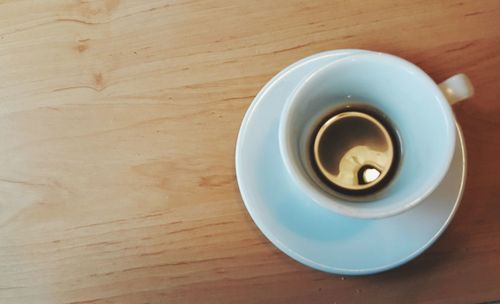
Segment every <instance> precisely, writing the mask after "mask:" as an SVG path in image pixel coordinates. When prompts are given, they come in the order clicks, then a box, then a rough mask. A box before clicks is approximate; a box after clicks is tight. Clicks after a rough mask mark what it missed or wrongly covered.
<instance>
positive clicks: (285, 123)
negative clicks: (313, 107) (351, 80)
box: [278, 52, 456, 219]
mask: <svg viewBox="0 0 500 304" xmlns="http://www.w3.org/2000/svg"><path fill="white" fill-rule="evenodd" d="M356 58H371V59H378V60H380V59H383V60H388V61H389V63H393V64H394V63H395V64H398V65H402V66H404V68H405V69H407V70H408V71H410V72H412V74H414V75H416V77H419V78H421V79H422V80H424V81H425V82H426V83H427V84H428V87H429V89H430V90H433V95H435V96H436V97H438V98H437V101H438V102H439V103H440V108H441V111H442V112H443V113H444V115H445V118H446V121H445V124H446V125H447V128H448V129H449V130H451V132H450V134H452V137H451V138H449V139H450V144H449V145H448V146H447V147H446V151H445V152H444V153H446V160H447V161H446V164H445V166H443V168H442V170H441V171H440V172H439V173H438V174H436V178H435V179H436V182H434V183H432V184H431V185H429V186H428V187H427V188H423V189H421V190H420V193H419V194H418V195H417V197H416V198H414V199H413V200H411V201H408V202H406V203H404V204H398V205H396V206H394V208H392V209H390V210H369V211H367V210H362V209H360V208H356V207H352V206H349V205H347V204H343V203H342V202H341V199H336V198H335V197H332V196H330V195H328V194H326V193H324V192H323V191H322V190H319V189H318V187H314V186H312V185H310V183H309V181H308V180H307V179H306V177H305V176H304V175H305V173H304V171H303V170H302V169H301V168H299V165H298V164H297V162H296V161H293V157H292V156H291V151H290V150H291V148H290V147H291V146H292V144H291V142H290V139H289V138H288V136H287V132H288V130H290V127H291V118H290V117H291V115H290V114H291V113H293V110H294V109H295V107H296V106H297V104H298V102H297V97H298V95H299V94H300V92H301V91H302V89H303V88H304V87H305V86H306V85H307V84H308V83H310V82H312V81H314V80H316V78H319V77H320V76H321V75H323V74H326V73H327V72H328V71H329V70H331V69H333V68H335V66H336V65H337V64H338V63H339V62H344V61H347V60H351V61H352V60H353V59H356ZM454 123H455V119H454V115H453V112H452V110H451V106H450V104H449V102H448V100H447V99H446V97H445V96H444V94H443V93H442V92H441V90H440V89H439V87H438V85H437V84H436V83H435V82H434V80H432V78H430V76H429V75H428V74H427V73H425V72H424V71H423V70H422V69H420V68H419V67H418V66H416V65H415V64H413V63H411V62H409V61H407V60H405V59H403V58H400V57H397V56H394V55H391V54H386V53H381V52H367V53H362V54H354V55H350V56H347V57H345V58H342V59H339V60H335V61H333V62H331V63H328V64H326V65H325V66H323V67H321V68H319V69H317V70H316V71H313V72H311V73H310V74H309V75H308V76H307V77H305V78H304V79H303V80H301V81H300V82H299V84H298V85H297V86H296V87H295V88H294V90H293V91H292V93H291V94H290V95H289V96H288V98H287V100H286V102H285V105H284V107H283V111H282V113H281V115H280V121H279V131H278V132H279V136H278V137H279V148H280V153H281V158H282V160H283V162H284V164H285V168H286V170H287V173H288V175H290V177H291V179H292V181H293V182H294V183H295V184H296V185H297V186H298V187H299V189H300V190H301V191H302V192H304V193H305V194H306V195H307V196H309V197H310V198H311V199H312V200H313V201H314V202H316V203H317V204H319V205H321V206H323V207H325V208H327V209H330V210H332V211H334V212H336V213H339V214H342V215H346V216H350V217H354V218H364V219H375V218H383V217H388V216H393V215H397V214H400V213H402V212H404V211H406V210H408V209H410V208H412V207H414V206H416V205H417V204H418V203H420V202H421V201H422V200H424V199H425V198H426V197H427V196H428V195H430V194H431V193H432V192H433V191H434V190H435V189H436V187H437V186H438V185H439V184H440V182H441V181H442V180H443V178H444V177H445V175H446V172H447V171H448V170H449V166H450V164H451V161H452V158H453V151H454V149H455V141H456V131H455V130H454V129H455V125H454Z"/></svg>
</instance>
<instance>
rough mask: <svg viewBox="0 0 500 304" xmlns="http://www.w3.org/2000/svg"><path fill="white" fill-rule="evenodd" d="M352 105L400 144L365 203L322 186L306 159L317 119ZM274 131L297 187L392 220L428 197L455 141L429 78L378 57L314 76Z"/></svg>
mask: <svg viewBox="0 0 500 304" xmlns="http://www.w3.org/2000/svg"><path fill="white" fill-rule="evenodd" d="M350 101H353V102H355V105H360V102H361V104H364V105H367V106H369V107H373V108H375V109H377V110H378V111H380V112H381V113H383V114H384V115H385V116H387V118H388V119H389V120H390V122H391V123H392V124H393V126H394V128H395V130H396V132H397V135H398V136H399V143H400V145H401V156H400V160H399V165H398V166H399V167H398V171H397V173H396V174H395V176H394V177H393V178H392V180H391V182H390V183H389V184H388V185H387V187H386V188H384V189H383V190H380V191H379V192H376V193H375V194H372V195H370V201H364V202H359V201H355V200H353V199H349V198H348V197H345V196H342V195H339V194H338V193H337V192H335V191H333V190H332V189H331V188H329V187H327V186H326V185H325V184H324V183H322V182H321V181H320V180H319V178H318V177H317V175H316V173H315V171H314V169H312V168H311V163H310V160H309V159H308V158H309V157H310V155H309V153H308V149H309V142H310V138H311V136H313V135H312V134H313V132H314V128H315V127H316V124H317V122H318V121H319V120H320V119H321V118H322V117H324V115H325V114H326V113H330V112H332V111H335V110H336V109H339V108H344V109H345V108H346V107H348V106H349V105H350ZM279 132H280V150H281V154H282V157H283V160H284V162H285V165H286V167H287V169H288V171H289V173H290V175H291V176H292V178H293V179H294V180H295V182H296V183H297V185H298V186H299V187H301V190H303V191H304V192H305V193H306V194H307V195H309V196H310V197H311V199H313V200H314V201H316V202H317V203H319V204H320V205H322V206H324V207H327V208H330V209H333V210H334V211H336V212H339V213H341V214H344V215H348V216H353V217H359V218H379V217H385V216H390V215H395V214H397V213H400V212H402V211H404V210H407V209H409V208H410V207H412V206H414V205H416V204H417V203H418V202H420V201H421V200H423V199H424V198H425V197H426V196H427V195H429V194H430V193H431V192H432V191H433V190H434V189H435V188H436V187H437V185H438V184H439V183H440V181H441V180H442V179H443V177H444V176H445V173H446V172H447V170H448V167H449V164H450V162H451V159H452V155H453V151H454V148H455V136H456V135H455V132H456V131H455V126H454V117H453V113H452V111H451V107H450V106H449V104H448V102H447V100H446V98H445V97H444V95H443V94H442V93H441V91H440V90H439V87H438V86H437V85H436V84H435V83H434V81H433V80H432V79H431V78H430V77H429V76H428V75H427V74H425V72H423V71H422V70H421V69H419V68H418V67H417V66H415V65H413V64H412V63H410V62H408V61H406V60H403V59H401V58H398V57H395V56H392V55H387V54H381V53H371V54H361V55H353V56H349V57H346V58H343V59H340V60H338V61H335V62H333V63H330V64H328V65H326V66H325V67H323V68H321V69H320V70H318V71H316V72H313V74H312V75H310V76H309V77H308V78H306V79H305V80H304V81H303V82H302V83H301V84H299V86H298V87H297V88H296V89H295V91H294V92H293V93H292V94H291V96H290V97H289V99H288V100H287V103H286V105H285V109H284V111H283V113H282V116H281V121H280V131H279Z"/></svg>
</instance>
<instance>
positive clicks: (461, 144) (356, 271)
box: [235, 49, 467, 275]
mask: <svg viewBox="0 0 500 304" xmlns="http://www.w3.org/2000/svg"><path fill="white" fill-rule="evenodd" d="M364 52H369V53H377V52H372V51H367V50H361V49H339V50H333V51H325V52H321V53H317V54H314V55H311V56H308V57H306V58H303V59H301V60H299V61H297V62H295V63H292V64H291V65H289V66H287V67H286V68H284V69H283V70H281V71H280V72H279V73H278V74H276V75H275V76H274V77H273V78H271V79H270V80H269V81H268V82H267V83H266V84H265V85H264V86H263V87H262V89H261V90H260V91H259V92H258V94H257V95H256V96H255V98H254V99H253V101H252V103H251V104H250V107H249V108H248V109H247V111H246V113H245V116H244V118H243V120H242V123H241V126H240V130H239V132H238V138H237V141H236V149H235V150H236V151H235V169H236V179H237V184H238V188H239V190H240V194H241V198H242V201H243V203H244V205H245V208H246V209H247V212H248V213H249V215H250V217H251V218H252V220H253V222H254V223H255V225H256V226H257V227H258V228H259V230H260V231H261V233H262V234H264V236H265V237H266V238H267V239H268V240H269V241H270V242H271V243H272V244H273V245H274V246H276V247H277V248H278V249H280V250H281V251H282V252H283V253H285V254H286V255H288V256H289V257H291V258H292V259H294V260H296V261H298V262H300V263H302V264H304V265H306V266H308V267H311V268H314V269H317V270H320V271H323V272H328V273H333V274H339V275H369V274H375V273H379V272H383V271H387V270H390V269H393V268H396V267H398V266H401V265H402V264H405V263H407V262H409V261H411V260H412V259H414V258H415V257H417V256H418V255H420V254H421V253H422V252H424V251H425V250H427V249H428V248H429V247H430V246H431V245H432V244H434V243H435V241H436V240H437V239H438V238H439V237H440V236H441V235H442V234H443V233H444V231H445V230H446V228H447V227H448V226H449V224H450V223H451V221H452V219H453V217H454V215H455V213H456V211H457V209H458V207H459V205H460V202H461V200H462V196H463V193H464V188H465V180H466V177H467V156H466V149H465V141H464V138H463V134H462V131H461V128H460V126H459V124H458V122H457V121H456V120H455V127H456V131H457V135H458V138H459V140H457V141H455V149H457V148H460V149H462V159H461V163H462V170H461V175H462V177H461V180H460V188H459V191H458V195H457V196H456V199H455V202H454V204H453V208H452V209H451V210H450V212H449V215H448V217H447V218H446V220H444V221H443V224H442V225H441V227H440V228H439V229H438V230H437V231H436V232H435V233H434V235H433V236H432V237H431V238H429V240H428V241H427V242H426V243H425V244H424V245H422V246H420V247H419V248H418V249H417V250H415V251H414V252H413V253H411V254H409V255H408V256H406V257H404V258H402V259H400V260H398V261H397V262H394V263H390V264H387V265H383V266H380V267H372V268H353V269H351V268H339V267H332V266H329V265H325V264H321V263H317V262H314V261H312V260H310V259H308V258H307V257H304V256H303V255H301V254H299V253H297V252H295V251H294V250H292V249H291V248H290V247H288V246H287V245H285V244H284V243H283V242H281V241H280V240H279V239H278V237H277V236H275V234H274V233H272V232H271V231H269V230H268V229H267V228H266V225H265V224H264V223H263V222H262V221H261V219H260V216H258V215H257V213H256V211H255V210H254V209H253V207H252V205H251V204H250V203H248V202H247V201H248V199H249V194H248V193H247V189H246V187H245V186H244V184H243V183H242V180H241V179H242V178H241V176H242V174H243V173H242V169H241V165H239V163H240V162H241V161H239V159H240V158H241V152H240V147H241V145H242V144H241V142H242V141H243V138H244V137H245V134H246V132H247V128H248V122H249V121H250V120H251V118H252V117H253V115H254V112H255V109H256V108H257V106H258V105H259V104H260V102H261V101H262V99H263V98H262V97H263V96H264V95H265V94H266V93H267V92H268V91H269V90H270V89H272V87H273V86H274V85H276V83H277V82H278V81H279V80H281V79H282V78H284V77H286V76H287V75H288V74H289V73H290V72H292V71H293V70H294V69H297V68H298V67H300V66H302V65H305V64H309V63H310V62H311V61H313V60H317V59H319V58H321V57H328V56H341V55H342V53H345V55H346V56H347V55H350V54H353V53H354V54H357V53H364ZM341 58H342V57H341ZM450 168H451V167H450ZM450 168H448V171H449V170H450ZM438 188H439V186H437V187H436V189H434V191H436V190H437V189H438ZM455 193H456V192H455ZM455 193H454V194H455ZM431 194H432V193H430V194H429V195H431ZM454 196H455V195H454ZM410 211H411V209H410V210H407V212H410ZM400 214H401V213H400ZM400 214H399V215H400ZM399 215H394V216H396V217H397V216H399ZM365 220H367V221H374V220H375V219H365ZM376 220H377V221H381V220H382V221H383V220H384V219H383V218H382V219H376Z"/></svg>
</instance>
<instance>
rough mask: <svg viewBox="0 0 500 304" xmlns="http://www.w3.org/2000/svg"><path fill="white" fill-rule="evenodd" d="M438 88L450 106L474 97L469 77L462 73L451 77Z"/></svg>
mask: <svg viewBox="0 0 500 304" xmlns="http://www.w3.org/2000/svg"><path fill="white" fill-rule="evenodd" d="M439 88H440V89H441V92H443V94H444V96H445V97H446V99H448V102H449V103H450V104H454V103H457V102H459V101H462V100H464V99H467V98H470V97H472V95H474V87H473V86H472V83H471V82H470V79H469V77H467V75H465V74H462V73H460V74H457V75H454V76H451V77H450V78H448V79H446V80H445V81H443V82H441V83H440V84H439Z"/></svg>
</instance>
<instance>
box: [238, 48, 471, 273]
mask: <svg viewBox="0 0 500 304" xmlns="http://www.w3.org/2000/svg"><path fill="white" fill-rule="evenodd" d="M359 52H365V51H361V50H337V51H330V52H325V53H320V54H316V55H314V56H311V57H308V58H305V59H303V60H301V61H299V62H297V63H295V64H292V65H291V66H289V67H288V68H286V69H285V70H283V71H282V72H280V73H279V74H278V75H276V76H275V77H274V78H273V79H272V80H271V81H270V82H269V83H267V85H266V86H265V87H264V88H263V89H262V90H261V91H260V92H259V94H258V95H257V96H256V97H255V99H254V101H253V103H252V104H251V106H250V108H249V109H248V112H247V113H246V115H245V118H244V120H243V123H242V125H241V129H240V133H239V136H238V141H237V146H236V175H237V179H238V185H239V188H240V191H241V196H242V198H243V201H244V203H245V206H246V208H247V210H248V212H249V213H250V216H251V217H252V219H253V221H254V222H255V224H256V225H257V226H258V227H259V229H260V230H261V231H262V233H264V235H265V236H266V237H267V238H268V239H269V240H270V241H271V242H272V243H273V244H274V245H275V246H276V247H278V248H279V249H280V250H281V251H283V252H284V253H286V254H287V255H289V256H290V257H292V258H293V259H295V260H297V261H299V262H301V263H303V264H305V265H307V266H310V267H312V268H316V269H319V270H322V271H326V272H332V273H337V274H346V275H361V274H371V273H376V272H380V271H384V270H388V269H391V268H394V267H396V266H399V265H401V264H403V263H405V262H408V261H409V260H411V259H412V258H414V257H416V256H417V255H419V254H420V253H422V252H423V251H424V250H425V249H427V248H428V247H429V246H430V245H431V244H432V243H434V241H436V239H437V238H438V237H439V236H440V235H441V234H442V233H443V231H444V230H445V228H446V227H447V226H448V224H449V223H450V221H451V219H452V217H453V215H454V214H455V211H456V210H457V207H458V205H459V202H460V198H461V196H462V192H463V188H464V182H465V168H466V163H465V153H464V142H463V137H462V133H461V131H460V129H459V127H458V125H457V138H458V140H457V144H456V148H455V154H454V157H453V161H452V164H451V166H450V169H449V171H448V173H447V175H446V177H445V178H444V180H443V181H442V182H441V184H440V185H439V186H438V187H437V189H436V190H435V191H434V192H433V193H432V194H431V195H430V196H429V197H428V198H427V199H425V200H424V201H423V202H422V203H420V204H419V205H418V206H416V207H414V208H412V209H410V210H409V211H406V212H404V213H402V214H399V215H396V216H393V217H389V218H383V219H376V220H364V219H354V218H349V217H345V216H342V215H339V214H336V213H333V212H332V211H329V210H326V209H324V208H322V207H320V206H318V205H317V204H316V203H314V202H313V201H311V200H310V199H308V198H307V197H306V196H304V194H302V193H301V192H299V191H298V190H297V188H296V187H295V186H294V184H293V182H292V181H291V179H290V177H289V176H288V175H287V173H286V169H285V168H284V165H283V162H282V160H281V155H280V151H279V147H278V123H279V118H280V114H281V111H282V108H283V105H284V103H285V100H286V99H287V96H288V94H290V93H291V92H292V90H293V88H294V87H295V86H296V85H297V84H298V83H299V82H300V80H301V79H303V78H304V77H306V76H307V75H308V74H309V73H310V72H311V71H313V70H315V69H317V68H319V67H321V66H323V65H324V64H326V63H329V62H331V61H334V60H337V59H339V58H342V57H345V56H348V55H351V54H354V53H359Z"/></svg>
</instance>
